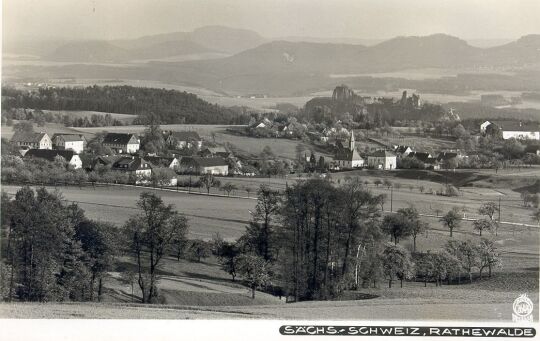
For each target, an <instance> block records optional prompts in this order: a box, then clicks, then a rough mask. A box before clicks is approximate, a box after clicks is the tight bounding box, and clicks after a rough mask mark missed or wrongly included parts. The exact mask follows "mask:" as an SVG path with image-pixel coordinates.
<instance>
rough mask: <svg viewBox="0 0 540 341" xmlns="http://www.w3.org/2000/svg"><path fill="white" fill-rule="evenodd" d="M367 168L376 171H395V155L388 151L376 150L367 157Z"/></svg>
mask: <svg viewBox="0 0 540 341" xmlns="http://www.w3.org/2000/svg"><path fill="white" fill-rule="evenodd" d="M368 166H369V167H372V168H376V169H384V170H392V169H396V154H394V153H393V152H391V151H389V150H378V151H376V152H375V153H373V154H371V155H369V156H368Z"/></svg>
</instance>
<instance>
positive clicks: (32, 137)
mask: <svg viewBox="0 0 540 341" xmlns="http://www.w3.org/2000/svg"><path fill="white" fill-rule="evenodd" d="M45 135H47V133H44V132H40V133H35V132H24V131H17V132H15V134H14V135H13V137H12V138H11V142H32V143H39V142H40V141H41V140H42V139H43V138H44V137H45Z"/></svg>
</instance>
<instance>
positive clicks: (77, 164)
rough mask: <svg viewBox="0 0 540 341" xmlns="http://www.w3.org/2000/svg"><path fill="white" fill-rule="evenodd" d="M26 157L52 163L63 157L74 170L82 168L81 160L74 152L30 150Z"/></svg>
mask: <svg viewBox="0 0 540 341" xmlns="http://www.w3.org/2000/svg"><path fill="white" fill-rule="evenodd" d="M24 157H25V158H32V157H33V158H38V159H44V160H47V161H50V162H54V161H56V159H57V157H61V158H63V159H64V160H66V162H68V163H69V164H70V165H71V166H72V167H73V168H74V169H79V168H82V161H81V158H80V157H79V155H77V154H76V153H75V152H74V151H72V150H53V149H30V150H29V151H28V152H27V153H26V154H25V155H24Z"/></svg>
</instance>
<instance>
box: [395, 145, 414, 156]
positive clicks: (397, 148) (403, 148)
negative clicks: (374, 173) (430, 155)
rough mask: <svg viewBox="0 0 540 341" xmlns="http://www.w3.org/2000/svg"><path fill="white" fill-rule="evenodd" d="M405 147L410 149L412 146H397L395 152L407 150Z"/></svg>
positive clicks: (401, 152)
mask: <svg viewBox="0 0 540 341" xmlns="http://www.w3.org/2000/svg"><path fill="white" fill-rule="evenodd" d="M407 149H411V150H412V148H411V147H409V146H397V147H396V150H395V152H396V153H398V154H403V153H405V152H406V151H407Z"/></svg>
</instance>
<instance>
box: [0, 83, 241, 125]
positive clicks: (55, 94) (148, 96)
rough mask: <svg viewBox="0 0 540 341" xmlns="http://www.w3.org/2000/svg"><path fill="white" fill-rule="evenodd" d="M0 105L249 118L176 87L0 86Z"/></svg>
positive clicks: (214, 119)
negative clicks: (23, 88) (0, 91)
mask: <svg viewBox="0 0 540 341" xmlns="http://www.w3.org/2000/svg"><path fill="white" fill-rule="evenodd" d="M2 108H3V109H4V110H9V109H13V108H27V109H46V110H90V111H100V112H112V113H119V114H133V115H139V119H137V120H136V122H135V123H143V122H144V116H145V115H146V114H147V113H150V112H153V113H155V114H156V115H158V117H159V119H160V122H161V123H163V124H174V123H188V124H244V123H247V122H248V121H249V117H248V116H246V115H242V114H241V112H240V111H239V110H233V109H230V108H225V107H221V106H218V105H215V104H210V103H208V102H206V101H204V100H202V99H200V98H198V97H197V96H196V95H194V94H190V93H187V92H180V91H176V90H165V89H153V88H139V87H132V86H91V87H86V88H69V87H66V88H39V89H37V90H31V91H28V90H18V89H14V88H11V87H2Z"/></svg>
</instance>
